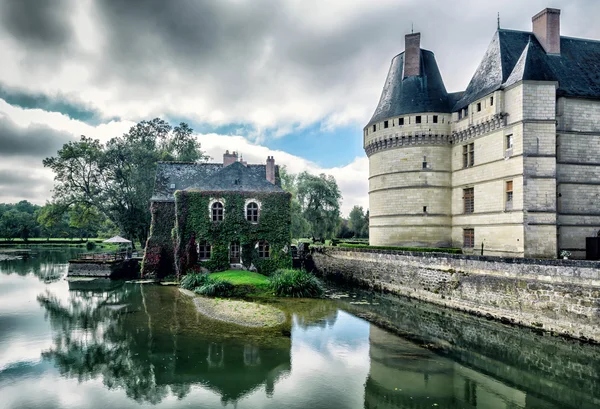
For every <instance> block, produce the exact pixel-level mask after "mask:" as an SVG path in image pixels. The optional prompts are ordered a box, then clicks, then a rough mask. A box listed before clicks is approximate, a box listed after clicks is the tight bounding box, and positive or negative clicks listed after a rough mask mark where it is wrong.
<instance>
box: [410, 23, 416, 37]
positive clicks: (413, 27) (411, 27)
mask: <svg viewBox="0 0 600 409" xmlns="http://www.w3.org/2000/svg"><path fill="white" fill-rule="evenodd" d="M410 33H411V34H414V33H415V24H414V23H413V22H411V23H410Z"/></svg>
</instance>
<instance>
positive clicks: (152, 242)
mask: <svg viewBox="0 0 600 409" xmlns="http://www.w3.org/2000/svg"><path fill="white" fill-rule="evenodd" d="M150 213H151V214H152V224H151V225H150V235H149V236H148V241H147V242H146V251H145V253H144V259H143V261H142V270H141V271H142V276H143V277H156V278H162V277H165V276H167V275H169V274H173V266H174V246H173V237H172V235H171V230H172V229H173V220H174V219H175V204H174V203H173V202H154V203H152V206H151V207H150Z"/></svg>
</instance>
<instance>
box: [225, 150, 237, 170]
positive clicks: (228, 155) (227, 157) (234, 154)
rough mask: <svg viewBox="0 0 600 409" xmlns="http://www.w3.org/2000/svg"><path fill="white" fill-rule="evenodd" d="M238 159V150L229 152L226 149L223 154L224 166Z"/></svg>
mask: <svg viewBox="0 0 600 409" xmlns="http://www.w3.org/2000/svg"><path fill="white" fill-rule="evenodd" d="M237 160H238V155H237V152H232V153H229V151H225V153H224V154H223V167H227V166H229V165H231V164H233V163H235V162H237Z"/></svg>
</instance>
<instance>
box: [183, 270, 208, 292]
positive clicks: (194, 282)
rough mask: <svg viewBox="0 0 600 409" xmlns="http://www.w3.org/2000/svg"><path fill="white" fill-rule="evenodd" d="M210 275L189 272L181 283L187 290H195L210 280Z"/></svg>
mask: <svg viewBox="0 0 600 409" xmlns="http://www.w3.org/2000/svg"><path fill="white" fill-rule="evenodd" d="M208 280H209V279H208V275H206V274H203V273H189V274H186V275H185V276H184V277H183V278H182V279H181V283H180V284H179V285H180V286H181V288H185V289H186V290H193V289H195V288H197V287H200V286H202V285H204V284H206V282H207V281H208Z"/></svg>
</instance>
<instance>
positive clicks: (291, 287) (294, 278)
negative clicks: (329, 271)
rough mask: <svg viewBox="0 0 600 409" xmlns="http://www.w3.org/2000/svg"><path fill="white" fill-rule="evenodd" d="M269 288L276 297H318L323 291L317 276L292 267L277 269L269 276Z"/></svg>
mask: <svg viewBox="0 0 600 409" xmlns="http://www.w3.org/2000/svg"><path fill="white" fill-rule="evenodd" d="M269 288H270V289H271V290H273V292H274V293H275V295H276V296H278V297H298V298H318V297H321V296H322V295H323V293H324V292H325V290H324V288H323V284H322V283H321V281H319V279H318V278H317V277H315V276H314V275H312V274H310V273H307V272H306V271H304V270H292V269H279V270H277V271H276V272H275V273H274V274H273V275H272V276H271V277H269Z"/></svg>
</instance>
